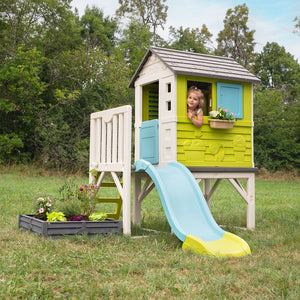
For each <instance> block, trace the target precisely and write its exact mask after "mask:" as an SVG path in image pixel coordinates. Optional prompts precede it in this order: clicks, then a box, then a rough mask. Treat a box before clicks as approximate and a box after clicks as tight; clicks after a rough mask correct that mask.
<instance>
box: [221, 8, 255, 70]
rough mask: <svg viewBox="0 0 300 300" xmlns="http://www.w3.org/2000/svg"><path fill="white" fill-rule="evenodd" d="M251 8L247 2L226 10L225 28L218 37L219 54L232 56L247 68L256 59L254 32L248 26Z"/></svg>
mask: <svg viewBox="0 0 300 300" xmlns="http://www.w3.org/2000/svg"><path fill="white" fill-rule="evenodd" d="M248 14H249V10H248V7H247V6H246V4H245V3H244V4H243V5H238V6H236V7H235V8H234V10H232V9H229V10H227V12H226V17H225V20H224V29H223V30H222V31H220V32H219V34H218V38H217V43H218V45H217V49H216V54H217V55H223V56H227V57H231V58H233V59H234V60H236V61H238V62H239V63H240V64H241V65H243V66H244V67H245V68H249V66H250V65H251V63H252V62H253V59H254V54H253V53H254V46H255V43H254V37H253V36H254V32H255V30H249V28H248V26H247V22H248Z"/></svg>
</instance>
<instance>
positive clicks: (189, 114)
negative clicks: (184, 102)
mask: <svg viewBox="0 0 300 300" xmlns="http://www.w3.org/2000/svg"><path fill="white" fill-rule="evenodd" d="M186 115H187V117H188V118H189V119H190V120H192V118H193V117H194V112H193V111H192V110H188V112H187V114H186Z"/></svg>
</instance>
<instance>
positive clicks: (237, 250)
mask: <svg viewBox="0 0 300 300" xmlns="http://www.w3.org/2000/svg"><path fill="white" fill-rule="evenodd" d="M182 249H190V250H191V251H193V252H196V253H199V254H201V255H206V256H215V257H229V256H231V257H241V256H245V255H248V254H251V250H250V247H249V245H248V244H247V243H246V242H245V241H244V240H243V239H242V238H240V237H238V236H237V235H235V234H232V233H230V232H225V233H224V236H223V237H222V238H221V239H219V240H215V241H211V242H205V241H203V240H201V239H200V238H198V237H196V236H193V235H191V234H189V235H187V237H186V239H185V241H184V243H183V245H182Z"/></svg>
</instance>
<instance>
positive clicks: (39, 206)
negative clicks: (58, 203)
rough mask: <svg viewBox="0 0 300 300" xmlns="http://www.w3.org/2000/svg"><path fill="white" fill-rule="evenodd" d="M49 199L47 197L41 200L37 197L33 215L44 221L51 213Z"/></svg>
mask: <svg viewBox="0 0 300 300" xmlns="http://www.w3.org/2000/svg"><path fill="white" fill-rule="evenodd" d="M51 205H52V204H51V199H50V198H49V197H47V198H42V197H39V198H38V199H37V200H36V204H35V213H36V214H37V215H38V216H39V218H41V219H45V218H46V215H47V213H49V212H50V211H51Z"/></svg>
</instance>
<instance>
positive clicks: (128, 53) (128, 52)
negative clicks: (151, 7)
mask: <svg viewBox="0 0 300 300" xmlns="http://www.w3.org/2000/svg"><path fill="white" fill-rule="evenodd" d="M152 36H153V34H152V33H151V32H150V28H149V26H147V25H146V26H144V25H143V24H142V23H141V22H140V21H139V20H138V19H136V18H133V17H132V18H131V19H130V23H129V24H128V25H127V27H126V28H125V29H124V30H123V34H122V38H121V40H120V43H119V45H120V48H121V50H122V51H123V55H124V57H125V60H126V61H127V62H128V64H129V68H130V74H131V75H132V74H133V73H134V72H135V70H136V69H137V67H138V65H139V64H140V62H141V60H142V58H143V57H144V55H145V53H146V52H147V49H148V48H149V46H151V44H152Z"/></svg>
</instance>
